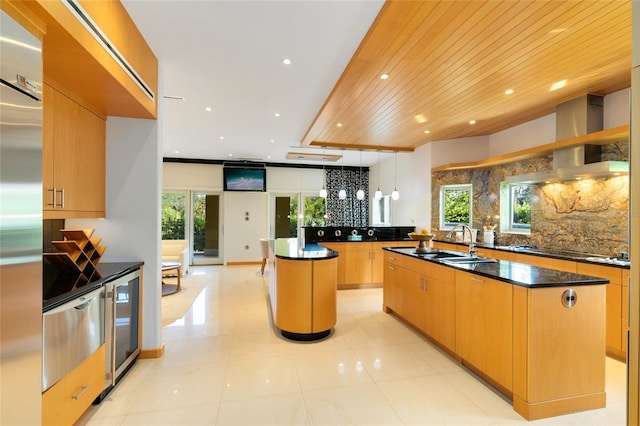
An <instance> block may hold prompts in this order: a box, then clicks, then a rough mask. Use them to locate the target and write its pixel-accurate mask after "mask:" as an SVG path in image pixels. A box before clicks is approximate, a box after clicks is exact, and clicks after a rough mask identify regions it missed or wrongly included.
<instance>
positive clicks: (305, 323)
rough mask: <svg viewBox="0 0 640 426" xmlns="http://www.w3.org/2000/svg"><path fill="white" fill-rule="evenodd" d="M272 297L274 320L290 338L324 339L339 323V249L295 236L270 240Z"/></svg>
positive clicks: (270, 289)
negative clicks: (328, 247)
mask: <svg viewBox="0 0 640 426" xmlns="http://www.w3.org/2000/svg"><path fill="white" fill-rule="evenodd" d="M270 244H271V246H270V252H269V264H270V271H271V273H270V276H269V300H270V302H271V312H272V316H273V323H274V324H275V326H276V327H278V329H279V330H280V332H281V334H282V335H283V336H284V337H286V338H288V339H291V340H297V341H312V340H319V339H323V338H325V337H327V336H329V334H331V330H332V329H333V327H334V326H335V324H336V317H337V314H336V311H337V309H336V293H337V275H338V252H336V251H334V250H331V249H327V248H324V247H322V246H319V245H316V244H310V245H307V246H306V247H305V246H302V245H301V244H300V243H299V242H298V240H297V239H295V238H280V239H276V240H274V241H271V243H270Z"/></svg>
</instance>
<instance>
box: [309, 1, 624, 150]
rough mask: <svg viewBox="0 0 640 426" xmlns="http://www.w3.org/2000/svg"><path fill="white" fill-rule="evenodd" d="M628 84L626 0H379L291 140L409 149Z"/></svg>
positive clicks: (488, 129) (503, 125)
mask: <svg viewBox="0 0 640 426" xmlns="http://www.w3.org/2000/svg"><path fill="white" fill-rule="evenodd" d="M385 73H386V74H388V75H389V78H388V79H386V80H383V79H381V78H380V76H381V75H382V74H385ZM561 80H566V86H565V87H564V88H561V89H558V90H554V91H551V90H550V87H551V85H552V84H553V83H555V82H558V81H561ZM630 86H631V1H620V0H614V1H606V0H598V1H565V0H552V1H495V0H490V1H479V0H473V1H388V2H387V3H385V5H384V6H383V8H382V10H381V11H380V14H379V15H378V17H377V18H376V20H375V22H374V23H373V25H372V26H371V28H370V30H369V32H368V33H367V35H366V36H365V38H364V39H363V41H362V43H361V45H360V47H359V48H358V50H357V51H356V53H355V55H354V56H353V58H352V59H351V61H350V63H349V64H348V66H347V67H346V69H345V71H344V72H343V74H342V76H341V77H340V79H339V81H338V83H337V84H336V86H335V87H334V89H333V91H332V92H331V94H330V95H329V97H328V98H327V100H326V102H325V104H324V105H323V106H322V108H321V110H320V112H319V113H318V115H317V117H316V118H315V120H314V121H313V123H312V124H311V126H310V128H309V130H308V131H307V133H306V135H305V137H304V139H303V141H302V145H307V146H308V145H322V146H335V147H345V148H351V149H365V148H366V149H376V148H377V149H389V150H412V149H413V148H416V147H418V146H420V145H423V144H425V143H428V142H432V141H440V140H447V139H454V138H461V137H471V136H480V135H488V134H492V133H495V132H498V131H501V130H504V129H507V128H509V127H512V126H514V125H517V124H521V123H524V122H526V121H530V120H533V119H536V118H539V117H542V116H544V115H547V114H550V113H552V112H554V110H555V105H557V104H558V103H561V102H564V101H566V100H569V99H572V98H575V97H577V96H581V95H584V94H586V93H596V94H600V95H607V94H609V93H612V92H615V91H618V90H621V89H624V88H627V87H630ZM507 89H512V90H514V93H513V94H510V95H507V94H505V91H506V90H507ZM470 120H475V121H476V123H475V124H473V125H471V124H469V121H470ZM339 124H340V126H339ZM425 131H429V133H428V134H427V133H425Z"/></svg>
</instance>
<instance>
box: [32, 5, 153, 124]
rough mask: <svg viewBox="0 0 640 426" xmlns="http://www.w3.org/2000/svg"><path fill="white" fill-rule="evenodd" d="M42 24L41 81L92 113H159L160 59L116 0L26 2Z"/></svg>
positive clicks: (147, 115)
mask: <svg viewBox="0 0 640 426" xmlns="http://www.w3.org/2000/svg"><path fill="white" fill-rule="evenodd" d="M24 4H26V6H23V7H26V8H28V9H29V11H30V12H31V13H33V14H35V15H36V16H38V17H39V18H40V19H41V20H42V21H43V22H44V24H45V25H46V33H45V36H44V40H43V50H42V54H43V68H44V69H43V74H44V81H45V82H46V83H47V84H49V85H50V86H52V87H55V88H56V89H58V90H60V91H61V92H63V93H65V94H67V95H68V96H70V97H71V98H73V99H76V100H81V103H82V104H83V105H85V106H87V107H88V108H89V109H90V110H92V111H93V112H95V113H96V114H98V115H100V116H102V117H106V116H108V115H113V116H120V117H133V118H146V119H153V118H156V117H157V99H156V96H157V88H158V60H157V58H156V57H155V55H154V54H153V52H152V51H151V48H150V47H149V46H148V44H147V43H146V41H145V40H144V38H143V37H142V34H140V31H139V30H138V28H137V27H136V26H135V24H134V22H133V21H132V20H131V18H130V16H129V14H128V13H127V11H126V9H125V8H124V6H123V5H122V3H120V2H119V1H112V0H109V1H106V0H93V1H86V0H83V1H78V0H60V1H50V0H36V1H32V2H24Z"/></svg>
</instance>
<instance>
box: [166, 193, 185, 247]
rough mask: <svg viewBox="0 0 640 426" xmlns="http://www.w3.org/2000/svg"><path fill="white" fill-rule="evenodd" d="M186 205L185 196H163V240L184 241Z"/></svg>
mask: <svg viewBox="0 0 640 426" xmlns="http://www.w3.org/2000/svg"><path fill="white" fill-rule="evenodd" d="M185 205H186V204H185V195H184V194H162V239H163V240H183V239H184V236H185V232H184V231H185V229H184V227H185Z"/></svg>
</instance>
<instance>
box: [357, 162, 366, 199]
mask: <svg viewBox="0 0 640 426" xmlns="http://www.w3.org/2000/svg"><path fill="white" fill-rule="evenodd" d="M358 184H359V185H361V184H362V150H360V174H359V175H358ZM356 198H357V199H358V200H364V190H363V189H362V188H360V189H358V192H356Z"/></svg>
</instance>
